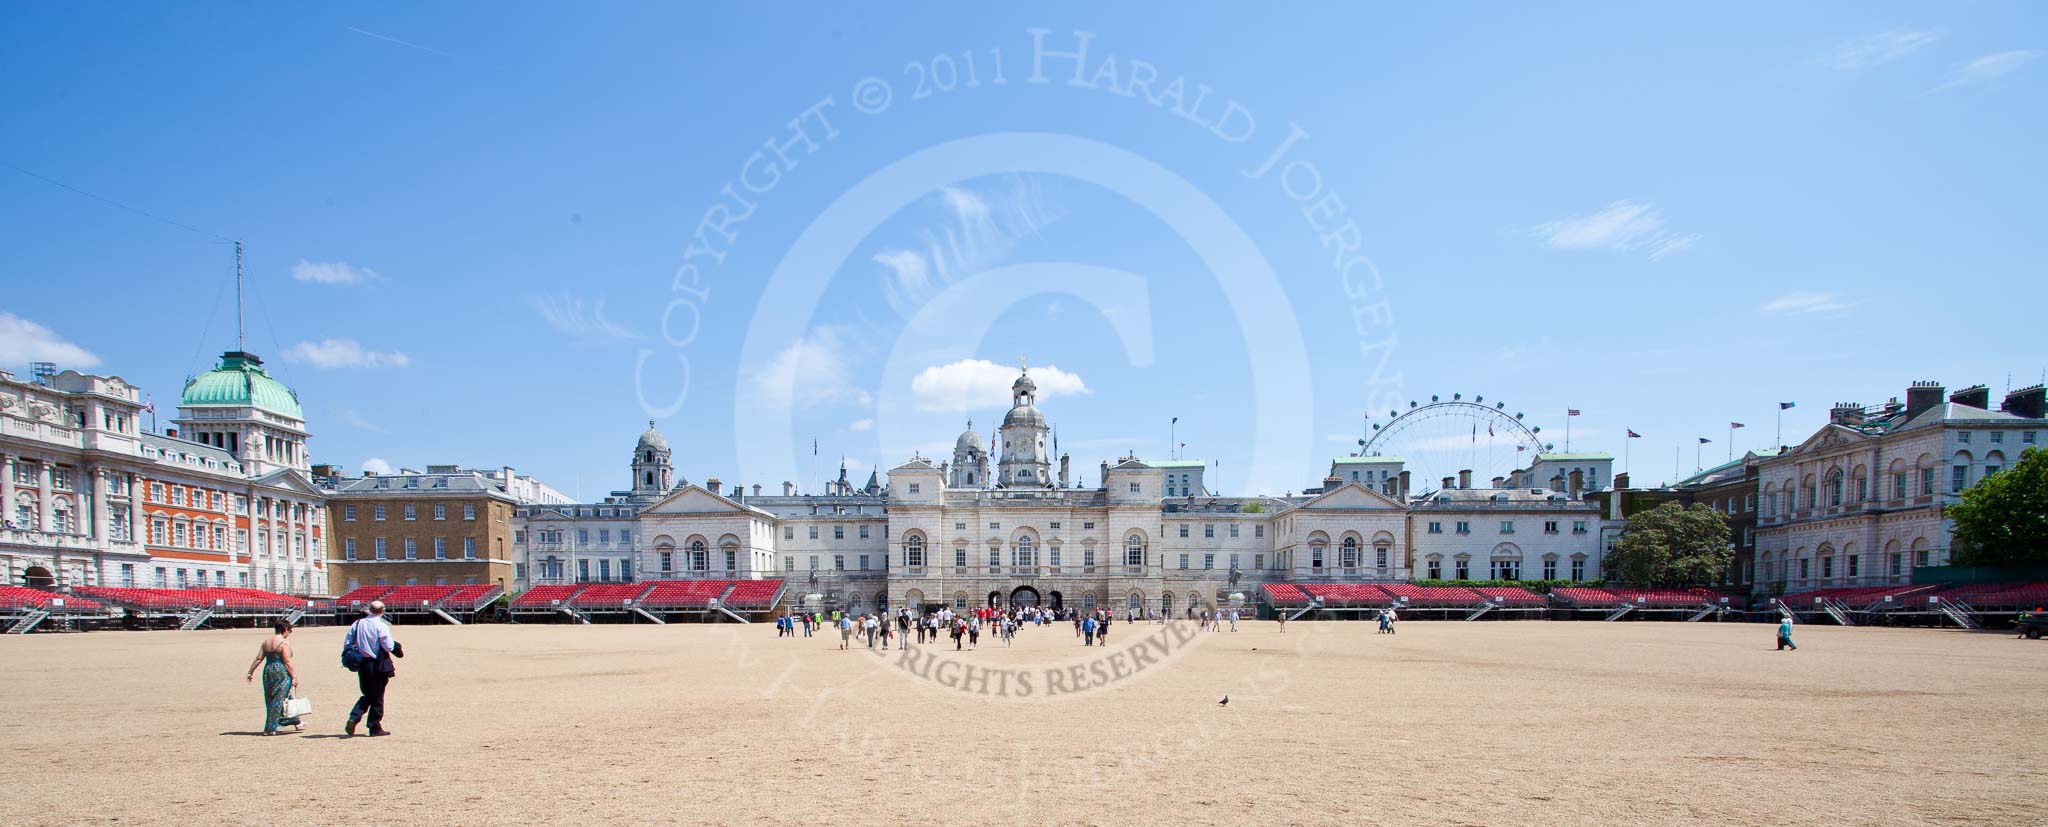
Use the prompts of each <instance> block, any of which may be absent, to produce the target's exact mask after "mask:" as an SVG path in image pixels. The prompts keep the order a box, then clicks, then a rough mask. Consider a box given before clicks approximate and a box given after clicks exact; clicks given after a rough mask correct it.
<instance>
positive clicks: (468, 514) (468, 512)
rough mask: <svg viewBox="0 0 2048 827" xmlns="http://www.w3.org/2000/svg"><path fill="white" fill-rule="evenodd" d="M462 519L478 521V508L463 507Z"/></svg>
mask: <svg viewBox="0 0 2048 827" xmlns="http://www.w3.org/2000/svg"><path fill="white" fill-rule="evenodd" d="M462 519H465V520H474V519H476V506H473V505H465V506H463V507H462Z"/></svg>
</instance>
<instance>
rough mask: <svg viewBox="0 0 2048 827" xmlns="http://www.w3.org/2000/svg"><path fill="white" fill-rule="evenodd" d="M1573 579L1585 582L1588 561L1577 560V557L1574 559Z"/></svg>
mask: <svg viewBox="0 0 2048 827" xmlns="http://www.w3.org/2000/svg"><path fill="white" fill-rule="evenodd" d="M1572 579H1573V580H1584V579H1586V561H1585V560H1583V559H1580V558H1576V557H1574V558H1572Z"/></svg>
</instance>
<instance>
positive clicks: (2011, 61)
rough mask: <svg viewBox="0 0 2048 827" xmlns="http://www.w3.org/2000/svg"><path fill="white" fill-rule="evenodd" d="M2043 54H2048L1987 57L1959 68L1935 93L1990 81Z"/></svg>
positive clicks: (2021, 51)
mask: <svg viewBox="0 0 2048 827" xmlns="http://www.w3.org/2000/svg"><path fill="white" fill-rule="evenodd" d="M2043 54H2048V53H2044V52H2042V51H2041V50H2040V49H2015V50H2013V51H2010V52H1997V53H1994V54H1988V55H1985V56H1983V57H1980V58H1977V59H1976V60H1972V61H1970V62H1969V63H1965V64H1963V65H1962V66H1960V67H1957V68H1956V71H1955V75H1954V76H1953V77H1951V78H1949V82H1947V83H1944V84H1942V85H1940V86H1938V87H1936V88H1935V90H1934V91H1936V92H1940V91H1942V90H1944V89H1954V88H1956V87H1958V86H1969V85H1971V84H1976V83H1984V82H1986V81H1990V80H1992V79H1995V78H1998V77H1999V76H2002V75H2004V74H2006V73H2008V72H2011V71H2012V70H2014V69H2018V68H2020V67H2021V66H2025V65H2027V64H2028V63H2031V62H2033V60H2034V58H2037V57H2040V56H2041V55H2043Z"/></svg>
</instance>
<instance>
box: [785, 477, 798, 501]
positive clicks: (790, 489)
mask: <svg viewBox="0 0 2048 827" xmlns="http://www.w3.org/2000/svg"><path fill="white" fill-rule="evenodd" d="M794 493H796V483H793V482H790V481H789V480H783V481H782V496H785V497H787V496H790V495H791V494H794Z"/></svg>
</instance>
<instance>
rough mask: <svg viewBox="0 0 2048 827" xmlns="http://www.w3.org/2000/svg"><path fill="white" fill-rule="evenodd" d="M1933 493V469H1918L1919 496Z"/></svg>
mask: <svg viewBox="0 0 2048 827" xmlns="http://www.w3.org/2000/svg"><path fill="white" fill-rule="evenodd" d="M1933 493H1934V469H1933V468H1931V467H1929V468H1922V469H1920V496H1922V497H1925V496H1928V495H1930V494H1933Z"/></svg>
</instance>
